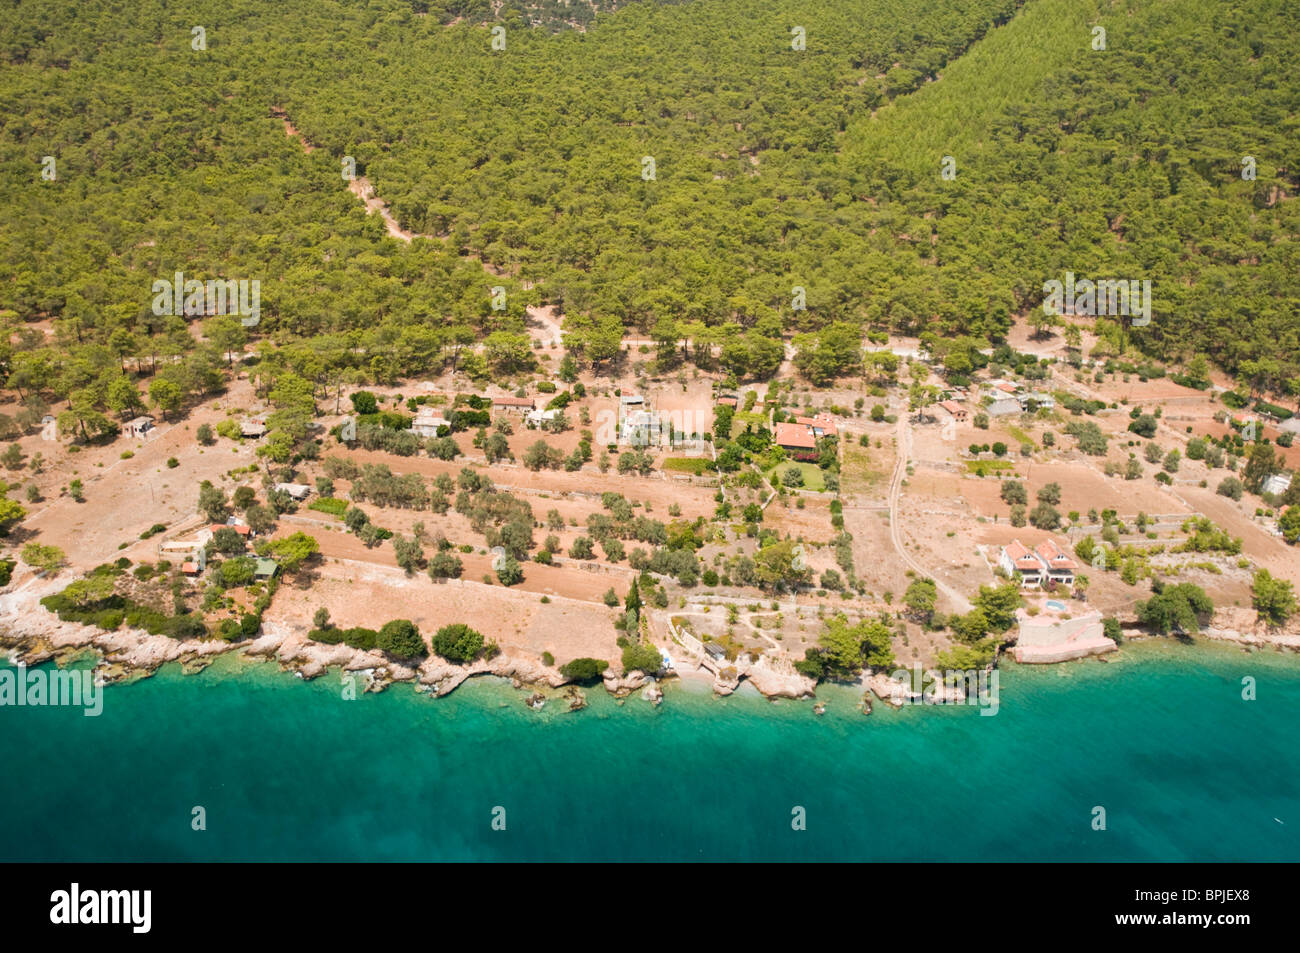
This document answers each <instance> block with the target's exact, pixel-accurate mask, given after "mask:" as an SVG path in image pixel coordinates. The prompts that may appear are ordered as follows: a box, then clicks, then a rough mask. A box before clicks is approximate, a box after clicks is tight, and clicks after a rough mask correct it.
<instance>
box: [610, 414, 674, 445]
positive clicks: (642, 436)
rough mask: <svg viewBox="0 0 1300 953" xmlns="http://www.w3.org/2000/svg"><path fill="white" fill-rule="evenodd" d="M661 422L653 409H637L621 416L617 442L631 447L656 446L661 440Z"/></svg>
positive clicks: (662, 429)
mask: <svg viewBox="0 0 1300 953" xmlns="http://www.w3.org/2000/svg"><path fill="white" fill-rule="evenodd" d="M663 431H664V428H663V423H662V421H660V419H659V414H658V413H656V412H655V411H653V410H637V411H633V412H632V413H630V414H627V415H626V416H624V418H623V424H622V426H621V427H620V428H619V431H618V440H619V443H625V444H627V445H629V446H633V447H657V446H659V444H660V443H662V442H663V435H664V433H663Z"/></svg>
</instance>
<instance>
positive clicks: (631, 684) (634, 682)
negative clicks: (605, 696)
mask: <svg viewBox="0 0 1300 953" xmlns="http://www.w3.org/2000/svg"><path fill="white" fill-rule="evenodd" d="M603 680H604V683H605V691H607V692H609V693H610V694H611V695H613V696H614V697H615V698H626V697H627V696H628V695H630V694H631V693H632V692H634V691H636V690H637V689H638V688H640V687H641V686H642V685H644V684H645V683H646V682H648V681H649V680H650V679H649V676H647V675H645V674H644V673H642V672H639V671H636V670H633V671H631V672H628V673H627V674H626V675H623V676H618V675H606V676H605V677H604V679H603Z"/></svg>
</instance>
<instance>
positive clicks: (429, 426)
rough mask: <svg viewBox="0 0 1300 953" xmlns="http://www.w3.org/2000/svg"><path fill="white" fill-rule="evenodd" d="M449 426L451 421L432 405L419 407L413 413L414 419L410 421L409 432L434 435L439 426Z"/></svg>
mask: <svg viewBox="0 0 1300 953" xmlns="http://www.w3.org/2000/svg"><path fill="white" fill-rule="evenodd" d="M450 426H451V422H450V421H448V420H447V419H446V418H445V417H443V416H442V415H441V414H439V413H438V412H437V411H436V410H434V409H433V408H432V407H421V408H420V409H419V410H418V411H417V412H416V414H415V420H414V421H413V422H412V423H411V432H412V433H416V434H419V435H420V436H421V437H436V436H438V428H439V427H450Z"/></svg>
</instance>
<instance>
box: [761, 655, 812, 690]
mask: <svg viewBox="0 0 1300 953" xmlns="http://www.w3.org/2000/svg"><path fill="white" fill-rule="evenodd" d="M743 674H744V676H745V678H747V679H749V683H750V684H751V685H753V686H754V687H755V688H756V689H758V691H759V692H760V693H761V694H763V695H764V696H766V697H767V698H807V697H810V696H811V695H812V693H813V690H814V689H815V688H816V687H817V683H816V682H815V681H813V680H812V679H811V678H808V677H807V676H806V675H800V674H799V673H798V672H797V671H795V668H794V665H793V664H791V663H790V662H789V661H787V660H785V659H771V658H768V657H767V656H766V655H764V656H762V657H761V658H760V659H759V660H758V661H757V662H752V663H750V664H749V665H747V666H745V671H744V672H743Z"/></svg>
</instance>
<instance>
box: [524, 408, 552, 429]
mask: <svg viewBox="0 0 1300 953" xmlns="http://www.w3.org/2000/svg"><path fill="white" fill-rule="evenodd" d="M559 413H560V411H559V410H530V411H528V413H526V414H524V423H525V424H526V425H527V426H529V427H531V428H533V429H534V430H535V429H537V428H538V427H540V426H542V424H544V423H547V422H549V421H552V420H554V419H555V418H556V417H557V416H558V415H559Z"/></svg>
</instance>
